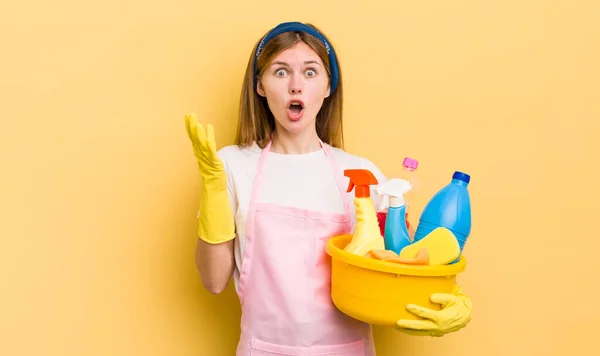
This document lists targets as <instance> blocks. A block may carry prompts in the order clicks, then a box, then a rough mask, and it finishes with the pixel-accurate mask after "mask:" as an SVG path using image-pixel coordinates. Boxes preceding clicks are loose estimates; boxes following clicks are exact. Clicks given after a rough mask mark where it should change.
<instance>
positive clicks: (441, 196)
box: [414, 171, 471, 263]
mask: <svg viewBox="0 0 600 356" xmlns="http://www.w3.org/2000/svg"><path fill="white" fill-rule="evenodd" d="M470 181H471V177H470V176H469V175H468V174H466V173H463V172H459V171H456V172H454V174H453V175H452V181H451V182H450V183H449V184H447V185H446V186H444V187H443V188H442V189H440V190H439V191H438V192H437V193H436V194H435V195H434V196H433V198H431V200H430V201H429V202H428V203H427V205H426V206H425V209H423V213H422V214H421V218H420V220H419V225H418V227H417V231H416V232H415V238H414V241H415V242H416V241H419V240H421V239H423V238H424V237H425V236H427V235H429V234H430V233H431V232H432V231H433V230H435V229H436V228H438V227H445V228H447V229H449V230H450V231H452V233H453V234H454V235H455V236H456V238H457V239H458V243H459V246H460V251H461V253H462V251H463V248H464V246H465V242H466V241H467V238H468V237H469V234H470V233H471V198H470V196H469V190H468V189H467V187H468V185H469V182H470ZM454 262H457V261H454ZM454 262H453V263H454Z"/></svg>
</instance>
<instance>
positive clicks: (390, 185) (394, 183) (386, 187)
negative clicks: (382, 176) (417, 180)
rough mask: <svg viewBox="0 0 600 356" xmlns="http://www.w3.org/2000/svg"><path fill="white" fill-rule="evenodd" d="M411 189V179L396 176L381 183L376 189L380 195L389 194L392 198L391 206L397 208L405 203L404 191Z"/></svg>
mask: <svg viewBox="0 0 600 356" xmlns="http://www.w3.org/2000/svg"><path fill="white" fill-rule="evenodd" d="M411 189H412V186H411V185H410V182H409V181H407V180H405V179H399V178H394V179H390V180H388V181H387V182H385V183H383V184H381V185H379V187H377V189H376V190H377V194H379V195H387V196H388V197H389V199H390V207H392V208H395V207H399V206H402V205H404V193H406V192H408V191H409V190H411Z"/></svg>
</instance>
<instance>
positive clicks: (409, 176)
mask: <svg viewBox="0 0 600 356" xmlns="http://www.w3.org/2000/svg"><path fill="white" fill-rule="evenodd" d="M418 166H419V161H417V160H416V159H414V158H410V157H404V160H403V161H402V171H401V173H400V176H399V177H398V178H400V179H404V180H407V181H408V182H409V183H410V186H411V190H410V191H409V192H408V193H407V194H405V195H404V204H405V205H406V212H405V215H406V217H405V220H406V228H407V229H410V226H411V224H410V221H409V220H410V219H409V218H408V215H409V210H410V206H411V204H412V201H413V199H414V196H415V194H416V193H417V190H418V188H419V182H418V178H417V174H416V170H417V167H418ZM381 202H382V205H383V204H384V203H385V200H382V201H381ZM387 213H388V212H387V209H386V208H385V207H384V206H381V207H379V209H377V219H378V220H379V227H380V229H381V234H382V235H385V224H386V220H387Z"/></svg>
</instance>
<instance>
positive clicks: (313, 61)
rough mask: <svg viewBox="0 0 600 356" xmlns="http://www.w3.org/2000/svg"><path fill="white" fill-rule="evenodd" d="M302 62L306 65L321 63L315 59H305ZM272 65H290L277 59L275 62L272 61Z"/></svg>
mask: <svg viewBox="0 0 600 356" xmlns="http://www.w3.org/2000/svg"><path fill="white" fill-rule="evenodd" d="M304 64H305V65H306V64H316V65H319V66H320V65H321V64H320V63H319V62H317V61H315V60H310V61H305V62H304ZM274 65H284V66H287V67H289V66H290V65H289V64H287V63H286V62H280V61H277V62H273V63H271V66H274Z"/></svg>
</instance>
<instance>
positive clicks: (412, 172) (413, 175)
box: [399, 157, 419, 227]
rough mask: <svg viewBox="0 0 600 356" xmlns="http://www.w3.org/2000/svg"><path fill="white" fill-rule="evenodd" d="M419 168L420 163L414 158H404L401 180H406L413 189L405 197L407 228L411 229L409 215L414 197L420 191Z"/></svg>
mask: <svg viewBox="0 0 600 356" xmlns="http://www.w3.org/2000/svg"><path fill="white" fill-rule="evenodd" d="M418 166H419V161H417V160H416V159H414V158H410V157H404V161H403V162H402V172H401V173H400V176H399V178H401V179H405V180H407V181H408V182H409V183H410V186H411V189H410V191H409V192H408V193H406V194H405V195H404V204H405V205H406V215H407V216H406V223H407V226H408V227H410V222H409V219H408V214H409V213H410V212H411V207H412V205H413V200H414V196H415V195H416V194H417V191H418V190H419V181H418V177H417V172H416V170H417V167H418Z"/></svg>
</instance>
